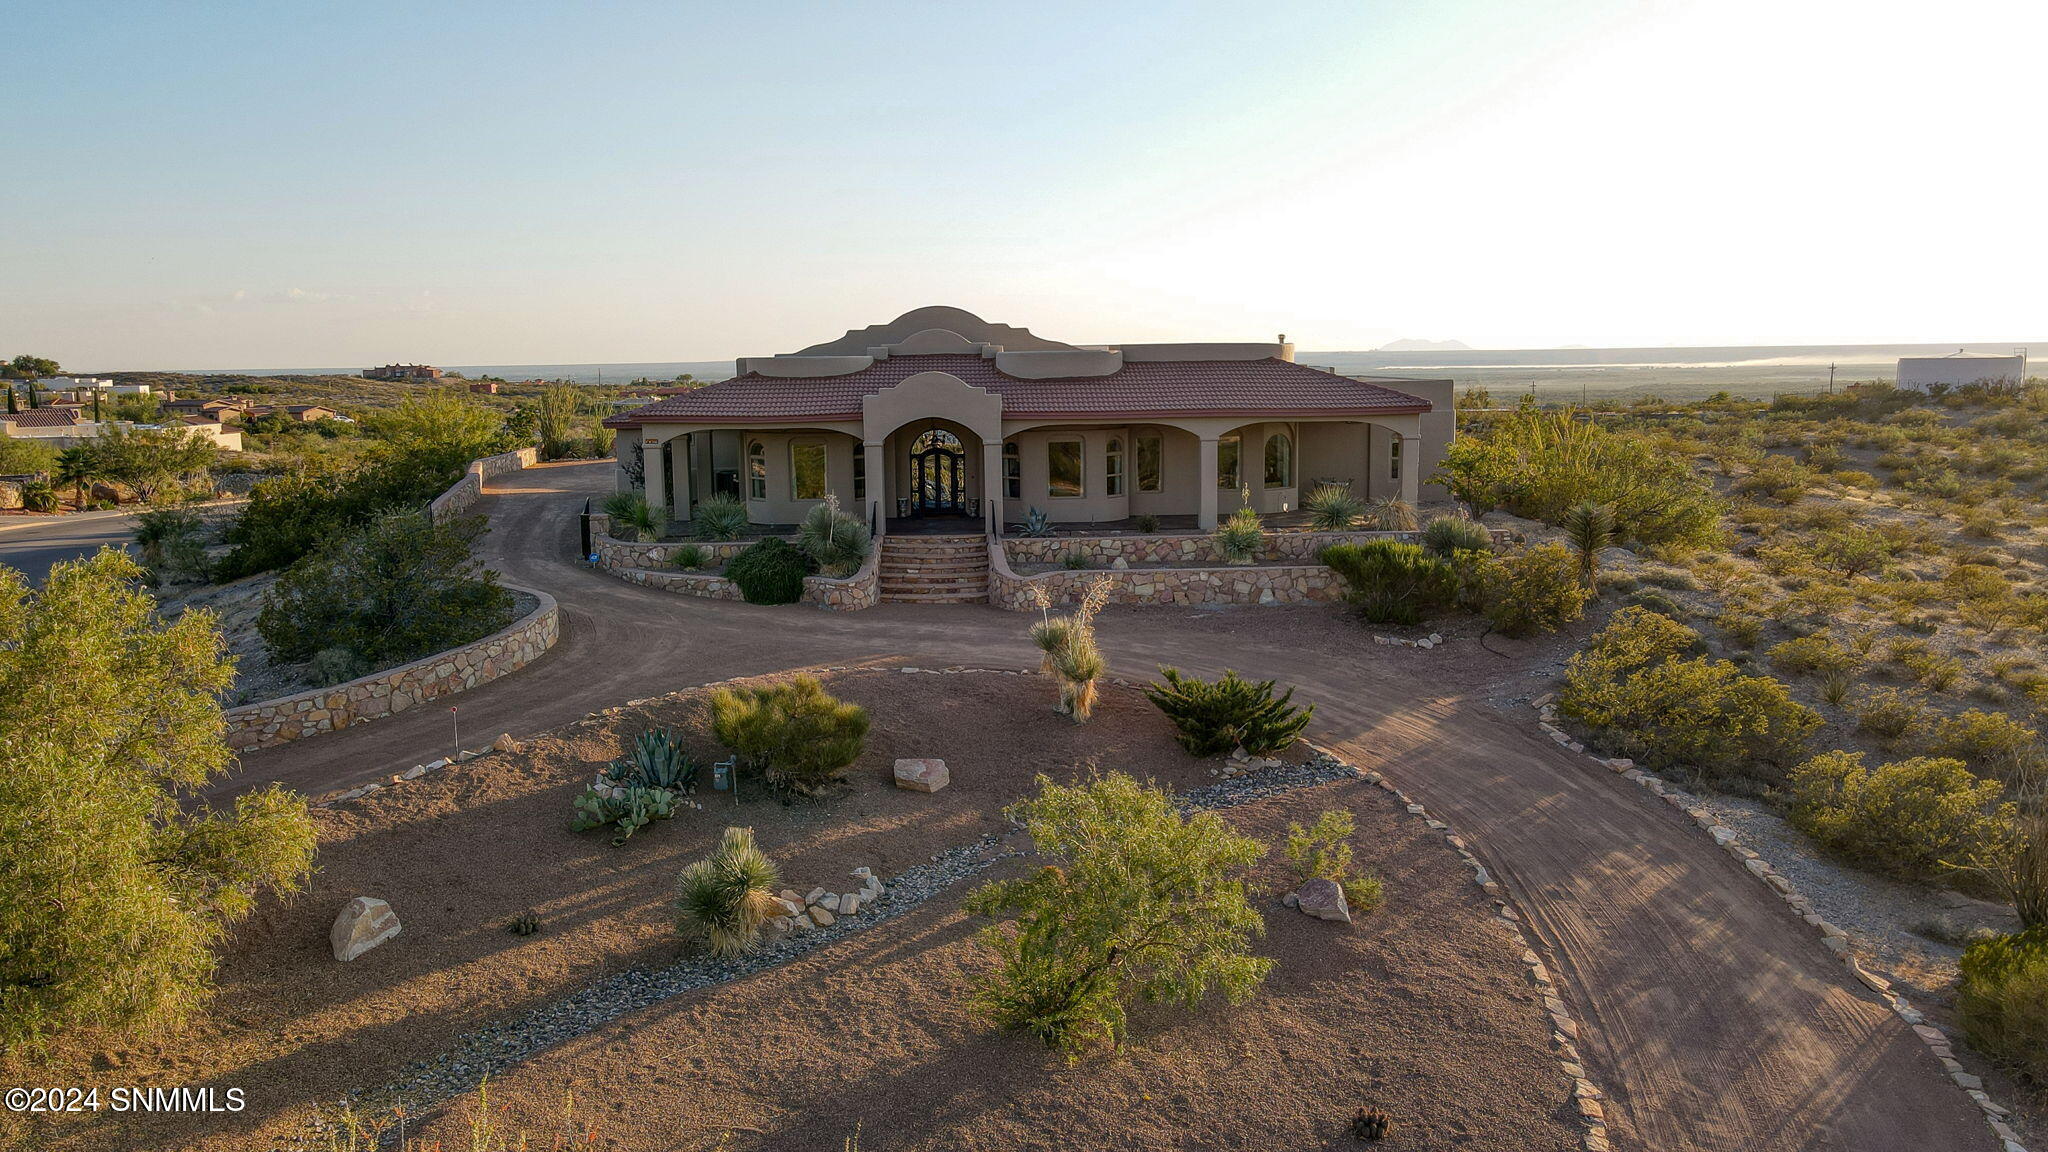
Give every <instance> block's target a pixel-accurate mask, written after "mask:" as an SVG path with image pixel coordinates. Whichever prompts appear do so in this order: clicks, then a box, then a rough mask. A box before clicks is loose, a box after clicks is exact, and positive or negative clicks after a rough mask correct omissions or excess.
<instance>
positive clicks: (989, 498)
mask: <svg viewBox="0 0 2048 1152" xmlns="http://www.w3.org/2000/svg"><path fill="white" fill-rule="evenodd" d="M981 514H982V517H983V524H984V526H986V525H990V524H992V525H994V526H995V533H996V535H998V536H1000V535H1002V534H1003V442H1002V441H1001V440H990V439H988V438H987V437H983V438H982V441H981Z"/></svg>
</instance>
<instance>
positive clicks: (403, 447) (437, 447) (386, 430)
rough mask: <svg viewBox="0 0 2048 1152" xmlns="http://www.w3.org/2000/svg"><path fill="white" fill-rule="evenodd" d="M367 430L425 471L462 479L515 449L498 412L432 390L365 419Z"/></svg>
mask: <svg viewBox="0 0 2048 1152" xmlns="http://www.w3.org/2000/svg"><path fill="white" fill-rule="evenodd" d="M363 431H364V432H366V433H367V434H369V435H370V436H371V437H373V438H375V439H377V440H379V441H382V442H383V443H384V444H386V445H388V446H389V448H390V450H391V451H392V452H394V453H397V454H399V455H403V456H406V457H409V458H411V459H413V460H416V461H418V462H419V463H420V464H421V465H423V466H424V467H426V468H429V469H432V470H434V471H437V472H444V473H447V474H449V475H450V476H459V475H461V474H462V470H463V469H465V468H467V467H469V462H470V461H471V460H474V459H476V458H477V457H479V456H492V455H496V454H497V453H499V452H503V451H506V450H507V449H509V448H512V447H514V445H513V444H512V442H511V440H510V438H509V437H507V436H506V435H505V419H504V417H503V416H502V415H500V414H499V412H498V410H497V409H496V408H493V407H491V406H490V405H488V404H482V403H478V402H477V401H474V400H471V399H470V398H469V395H468V393H466V392H458V391H456V390H454V389H452V388H433V389H428V390H425V391H422V392H415V393H413V394H412V395H410V396H407V397H406V398H405V400H404V401H403V402H401V403H400V404H399V405H398V407H396V408H392V409H390V410H388V411H385V412H378V413H374V414H372V415H369V416H365V417H364V418H363Z"/></svg>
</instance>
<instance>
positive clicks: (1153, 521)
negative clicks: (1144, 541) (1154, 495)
mask: <svg viewBox="0 0 2048 1152" xmlns="http://www.w3.org/2000/svg"><path fill="white" fill-rule="evenodd" d="M1131 523H1132V524H1135V525H1136V526H1137V528H1138V531H1140V532H1143V533H1144V534H1146V535H1147V536H1150V535H1151V534H1152V533H1154V532H1157V531H1159V517H1157V516H1154V515H1153V514H1152V513H1150V512H1140V513H1138V514H1137V515H1136V516H1133V517H1131Z"/></svg>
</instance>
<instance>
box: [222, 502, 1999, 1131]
mask: <svg viewBox="0 0 2048 1152" xmlns="http://www.w3.org/2000/svg"><path fill="white" fill-rule="evenodd" d="M611 476H612V471H611V467H610V465H609V464H608V463H604V462H598V463H594V464H573V465H550V466H544V467H541V468H536V469H531V470H528V471H525V472H519V473H514V474H511V475H507V476H504V477H501V478H499V479H498V480H497V481H495V482H494V483H493V484H492V485H491V488H490V493H489V495H488V496H487V497H486V499H485V500H484V502H483V503H482V505H481V506H480V511H483V512H486V513H488V514H490V516H491V520H492V531H491V534H490V536H489V537H488V539H487V542H486V545H485V548H486V550H487V554H488V560H489V563H490V564H491V565H492V566H493V567H496V568H498V569H499V570H500V571H501V572H503V573H504V574H505V576H506V578H507V579H509V580H511V581H513V582H515V583H520V584H527V585H530V586H534V587H539V588H543V589H545V590H547V591H548V592H551V593H552V594H554V596H555V597H556V598H557V599H558V600H559V601H560V602H561V606H562V611H563V613H564V623H563V630H562V631H563V635H562V639H561V641H560V643H558V644H557V645H556V647H555V649H554V650H553V651H552V652H550V653H549V654H548V655H547V656H545V657H544V658H542V659H541V660H539V661H537V662H536V663H534V664H533V665H531V666H529V667H527V668H525V669H523V670H521V671H520V672H518V673H516V674H514V675H512V676H509V677H506V678H505V679H503V680H499V681H497V682H495V683H492V684H489V685H486V686H484V687H482V688H479V689H476V690H474V691H471V692H468V693H464V694H463V695H461V696H459V697H456V698H454V702H455V703H456V704H457V705H458V707H459V708H460V712H459V717H460V720H461V724H462V728H463V730H464V731H465V732H467V733H470V734H471V736H470V737H469V738H468V739H467V740H466V742H467V743H471V744H475V743H478V742H479V741H480V740H481V739H482V738H484V737H485V736H486V735H487V734H488V735H495V734H496V733H498V732H500V731H509V732H511V733H513V734H514V735H521V734H525V733H530V732H535V731H538V730H540V729H543V728H547V727H551V726H553V725H556V724H561V723H564V722H566V721H569V720H572V719H575V718H576V717H578V716H580V715H582V714H584V713H586V712H589V711H592V710H595V709H598V708H602V707H606V706H609V705H612V704H617V703H621V702H623V701H626V700H628V699H636V698H639V697H643V696H649V695H653V694H655V693H657V692H662V691H668V690H672V689H675V688H679V687H684V686H688V685H694V684H702V683H705V682H707V681H712V680H721V679H725V678H728V677H732V676H740V675H749V674H756V673H764V672H772V671H777V670H780V669H784V668H790V667H795V666H801V665H808V664H820V663H843V662H851V661H854V660H858V659H864V658H868V657H873V656H883V655H892V656H901V657H905V658H908V659H909V660H910V661H912V662H913V663H916V662H927V663H930V664H933V665H945V664H963V663H971V664H976V665H981V666H990V665H997V666H1000V665H1008V666H1012V667H1025V666H1035V665H1036V664H1037V653H1036V651H1035V650H1034V649H1032V648H1031V647H1030V645H1029V642H1028V640H1027V639H1026V637H1025V632H1024V623H1025V620H1024V618H1023V617H1021V616H1019V615H1016V614H1012V613H1007V612H1000V611H997V610H995V609H992V608H988V607H985V606H972V605H905V604H884V605H881V606H880V607H877V608H874V609H870V610H868V611H866V612H857V613H848V614H834V613H827V612H819V611H814V610H810V609H805V608H801V607H796V606H789V607H779V608H759V607H753V606H749V605H744V604H732V603H726V602H722V601H709V600H695V599H690V598H687V597H679V596H675V595H672V594H668V593H663V592H657V591H652V590H649V589H644V588H640V587H638V586H635V585H630V584H626V583H624V582H623V581H619V580H615V579H612V578H611V577H609V576H605V575H603V574H600V573H596V572H592V571H589V570H588V569H586V568H585V567H584V566H583V565H582V564H581V563H579V562H578V561H577V559H576V550H577V534H578V520H577V516H578V513H580V511H581V510H582V507H583V500H584V498H585V497H587V496H597V495H602V493H603V492H604V491H605V490H606V486H607V485H608V484H609V483H610V480H611ZM1100 630H1101V634H1102V639H1103V648H1104V650H1105V652H1106V653H1107V654H1108V656H1109V658H1110V661H1111V665H1112V674H1113V675H1120V676H1129V677H1134V678H1135V677H1145V676H1150V675H1152V674H1153V672H1154V669H1155V666H1156V665H1158V664H1161V663H1173V664H1175V665H1177V666H1179V667H1181V668H1184V669H1189V670H1193V671H1199V672H1203V673H1208V674H1213V673H1216V672H1219V671H1221V670H1222V669H1223V668H1224V667H1226V666H1228V667H1233V668H1236V669H1237V670H1239V671H1240V672H1244V673H1247V674H1257V675H1259V676H1262V677H1263V676H1272V677H1275V678H1278V679H1280V680H1281V681H1283V682H1285V683H1292V684H1296V685H1299V686H1300V691H1299V694H1298V695H1299V697H1300V698H1302V699H1305V700H1309V701H1313V702H1314V703H1315V704H1316V706H1317V712H1316V726H1315V730H1314V731H1315V733H1316V734H1317V736H1318V738H1319V739H1320V740H1321V741H1323V742H1325V743H1329V744H1331V745H1333V746H1334V747H1335V748H1336V750H1337V751H1338V752H1339V753H1340V754H1341V755H1344V756H1346V757H1347V758H1349V759H1351V760H1352V761H1353V762H1354V763H1358V764H1360V765H1362V766H1367V767H1379V768H1383V769H1385V770H1386V771H1387V772H1388V773H1389V774H1390V775H1392V776H1394V777H1395V778H1396V779H1397V780H1399V781H1400V782H1401V783H1402V784H1403V785H1404V786H1406V787H1407V788H1408V789H1410V790H1411V791H1413V792H1415V793H1417V794H1418V798H1419V799H1421V800H1423V801H1424V802H1425V803H1426V804H1427V805H1428V806H1429V808H1430V809H1431V810H1432V811H1434V812H1438V813H1440V814H1442V815H1443V817H1444V818H1445V819H1447V820H1449V821H1451V822H1452V823H1453V824H1454V825H1455V826H1456V827H1458V828H1459V829H1460V830H1461V831H1463V832H1465V833H1466V834H1468V835H1469V836H1471V837H1472V838H1473V839H1474V840H1475V841H1476V844H1475V848H1476V850H1477V851H1479V853H1480V854H1481V855H1482V856H1483V857H1485V859H1486V862H1487V864H1488V866H1489V867H1490V868H1491V869H1492V870H1493V871H1494V872H1495V873H1496V874H1497V875H1499V876H1500V878H1502V879H1503V880H1505V881H1506V882H1507V884H1508V885H1509V887H1510V888H1511V889H1512V891H1513V892H1514V894H1515V895H1516V897H1517V898H1518V899H1519V901H1520V902H1521V905H1522V907H1523V908H1524V910H1525V911H1526V912H1527V913H1528V915H1529V918H1530V921H1531V926H1532V927H1533V928H1534V930H1535V933H1536V934H1537V935H1538V936H1540V937H1541V939H1542V941H1543V943H1544V946H1545V948H1544V950H1545V951H1546V952H1547V955H1546V956H1545V957H1544V959H1545V960H1546V962H1547V963H1549V964H1550V965H1551V966H1552V967H1553V968H1554V969H1555V970H1557V971H1559V972H1560V973H1561V974H1562V976H1563V978H1564V981H1565V985H1566V987H1567V988H1568V989H1569V991H1568V993H1567V999H1568V1000H1570V1001H1571V1007H1572V1010H1573V1012H1574V1014H1575V1015H1577V1016H1578V1017H1579V1019H1580V1020H1581V1021H1582V1022H1583V1024H1584V1027H1585V1036H1584V1039H1583V1041H1582V1045H1581V1046H1582V1048H1583V1049H1584V1050H1585V1053H1586V1055H1587V1058H1588V1059H1589V1060H1590V1061H1591V1062H1592V1064H1593V1072H1594V1075H1595V1077H1596V1078H1597V1079H1598V1080H1599V1081H1600V1082H1601V1084H1602V1085H1603V1086H1604V1087H1605V1088H1606V1089H1607V1090H1608V1092H1609V1094H1610V1096H1611V1099H1610V1102H1609V1107H1608V1122H1609V1125H1610V1129H1611V1133H1612V1135H1613V1137H1614V1140H1615V1145H1616V1147H1618V1148H1642V1149H1653V1150H1656V1152H1679V1150H1692V1149H1700V1150H1707V1149H1712V1150H1715V1152H1792V1150H1795V1149H1797V1150H1812V1149H1840V1150H1843V1152H1886V1150H1896V1152H1929V1150H1937V1149H1938V1150H1943V1152H1947V1150H1951V1149H1953V1150H1972V1149H1980V1150H1984V1152H1990V1150H1991V1149H1993V1148H1994V1147H1995V1146H1996V1141H1995V1140H1994V1139H1993V1137H1992V1135H1991V1133H1990V1131H1989V1130H1988V1129H1987V1128H1986V1127H1985V1125H1984V1123H1983V1121H1982V1120H1981V1119H1980V1118H1979V1114H1978V1112H1977V1109H1976V1108H1974V1107H1972V1106H1970V1105H1969V1103H1968V1101H1967V1100H1966V1098H1965V1097H1964V1096H1963V1094H1962V1093H1961V1092H1960V1091H1958V1090H1957V1089H1956V1088H1955V1087H1954V1085H1952V1084H1951V1083H1950V1082H1949V1081H1948V1079H1947V1078H1946V1077H1945V1076H1944V1075H1943V1074H1942V1073H1941V1070H1940V1068H1939V1067H1938V1066H1937V1065H1936V1064H1935V1061H1934V1059H1933V1057H1931V1056H1930V1055H1929V1054H1928V1053H1927V1050H1926V1048H1925V1047H1924V1046H1922V1045H1921V1044H1920V1042H1919V1041H1918V1040H1917V1039H1916V1038H1914V1037H1913V1035H1912V1034H1911V1033H1910V1031H1909V1030H1908V1029H1907V1028H1906V1026H1905V1025H1904V1024H1903V1023H1901V1022H1900V1021H1899V1020H1898V1019H1897V1018H1896V1017H1895V1016H1893V1015H1892V1014H1891V1012H1890V1011H1889V1009H1887V1008H1886V1007H1885V1006H1884V1005H1883V1004H1881V1003H1879V1002H1878V1000H1877V999H1876V997H1875V996H1874V995H1872V994H1871V993H1869V992H1867V991H1865V990H1864V989H1863V988H1862V986H1861V985H1858V984H1855V983H1854V982H1852V981H1851V980H1849V979H1848V978H1847V976H1846V973H1845V971H1844V970H1843V969H1842V967H1841V966H1840V965H1839V964H1837V963H1836V962H1835V961H1834V960H1833V959H1832V958H1831V957H1830V956H1829V954H1828V953H1827V952H1826V951H1825V950H1824V949H1822V948H1821V947H1820V945H1819V943H1818V942H1817V941H1816V940H1815V939H1814V937H1813V935H1812V933H1811V932H1810V931H1809V930H1808V929H1807V928H1806V927H1805V925H1803V924H1801V923H1800V922H1799V920H1798V919H1797V918H1796V917H1794V916H1793V915H1792V914H1791V913H1790V912H1789V911H1788V910H1787V909H1786V908H1785V906H1784V905H1783V904H1782V903H1781V902H1779V901H1778V900H1776V899H1774V898H1772V897H1770V896H1769V895H1767V894H1766V893H1765V891H1764V889H1763V888H1762V886H1761V885H1759V884H1757V883H1756V881H1755V880H1754V879H1752V878H1751V877H1750V876H1749V875H1748V874H1746V873H1745V872H1743V871H1742V870H1741V869H1740V868H1738V867H1736V865H1735V864H1734V863H1733V861H1732V860H1731V858H1730V857H1728V856H1727V855H1726V854H1725V853H1723V852H1721V851H1720V850H1719V849H1717V848H1715V847H1713V845H1712V844H1711V842H1709V841H1708V840H1707V839H1706V838H1705V837H1704V836H1701V835H1699V834H1698V833H1697V832H1696V831H1695V830H1694V829H1693V828H1692V827H1691V826H1690V825H1689V824H1688V823H1687V822H1686V821H1685V820H1684V817H1683V816H1682V815H1680V814H1679V813H1677V812H1675V811H1673V810H1671V809H1670V808H1669V807H1668V806H1667V805H1664V804H1661V803H1656V802H1654V798H1649V799H1646V798H1645V794H1644V793H1643V791H1642V790H1641V789H1638V788H1636V787H1635V786H1634V785H1632V784H1629V783H1627V782H1626V781H1621V780H1617V779H1616V778H1614V777H1613V776H1611V775H1609V774H1607V773H1605V772H1603V771H1600V770H1598V769H1596V768H1595V767H1593V766H1592V765H1591V763H1590V762H1589V761H1587V760H1586V759H1585V758H1583V757H1578V756H1573V755H1570V754H1568V753H1566V752H1565V751H1563V750H1562V749H1559V748H1558V747H1556V746H1555V745H1553V744H1551V743H1550V742H1549V741H1547V740H1543V739H1540V738H1538V737H1537V736H1536V735H1535V733H1534V731H1533V728H1532V726H1531V724H1530V720H1529V712H1528V709H1527V708H1526V706H1524V705H1523V704H1521V703H1520V702H1519V701H1520V700H1521V699H1522V698H1524V697H1526V696H1527V695H1529V694H1530V693H1531V692H1536V691H1541V690H1542V688H1541V687H1540V685H1541V684H1542V683H1543V682H1544V680H1545V678H1546V677H1547V676H1548V675H1549V673H1550V671H1551V670H1553V668H1554V660H1555V659H1556V657H1557V655H1558V652H1560V651H1562V649H1556V650H1543V649H1537V648H1528V649H1522V650H1520V651H1518V652H1516V653H1515V655H1514V658H1512V659H1502V658H1499V657H1497V656H1494V655H1492V654H1491V653H1488V652H1483V651H1481V650H1479V648H1478V647H1477V646H1476V645H1474V644H1473V643H1472V642H1471V641H1469V640H1454V641H1453V642H1452V643H1451V644H1449V645H1447V646H1445V647H1444V648H1441V649H1437V650H1434V651H1422V650H1418V649H1406V648H1382V647H1378V646H1375V645H1373V644H1372V643H1371V642H1370V639H1369V637H1368V636H1367V634H1366V633H1365V632H1364V631H1363V630H1362V629H1361V628H1360V627H1359V626H1358V625H1357V624H1356V623H1355V622H1353V621H1352V620H1350V619H1348V618H1346V617H1345V616H1344V615H1343V614H1342V613H1341V612H1339V611H1338V610H1336V609H1334V608H1321V607H1300V608H1280V609H1271V608H1268V609H1256V608H1247V609H1229V610H1189V609H1179V610H1176V609H1157V608H1154V609H1121V610H1111V611H1110V612H1107V613H1105V614H1104V616H1103V618H1102V620H1101V621H1100ZM1489 643H1492V644H1494V645H1495V646H1496V647H1504V645H1503V644H1502V643H1501V642H1500V641H1498V640H1494V641H1490V642H1489ZM449 728H450V717H449V714H448V712H447V710H446V709H445V708H438V707H437V708H429V709H422V710H420V711H418V712H413V713H408V714H405V715H402V716H398V717H395V718H392V719H387V720H380V721H377V722H374V723H371V724H367V725H364V726H362V727H359V728H354V729H351V730H349V731H347V732H343V733H339V734H336V735H331V736H323V737H319V738H316V739H313V740H310V741H306V742H302V743H299V744H293V745H286V746H284V747H281V748H275V749H269V750H266V751H263V752H257V753H252V754H250V755H249V756H247V757H245V758H244V760H243V767H242V770H241V773H240V774H239V775H238V776H237V777H236V778H235V779H234V780H232V781H230V782H229V784H228V785H227V786H226V787H227V788H230V789H232V788H238V787H246V786H248V785H250V784H254V783H259V782H262V781H266V780H281V781H284V782H286V783H288V784H290V785H292V786H293V787H296V788H300V789H303V790H306V791H309V792H320V791H327V790H330V789H333V788H336V787H340V786H347V785H352V784H357V783H362V782H364V781H367V780H370V779H374V778H377V777H380V776H383V775H386V774H389V773H391V772H394V771H400V770H403V769H404V768H407V767H409V766H411V765H413V764H416V763H419V762H420V761H422V760H424V759H428V758H430V757H432V756H435V755H439V754H442V753H444V752H445V751H446V750H447V749H448V747H449V740H450V731H449Z"/></svg>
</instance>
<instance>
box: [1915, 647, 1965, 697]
mask: <svg viewBox="0 0 2048 1152" xmlns="http://www.w3.org/2000/svg"><path fill="white" fill-rule="evenodd" d="M1899 663H1900V665H1902V666H1903V667H1904V668H1905V669H1906V671H1908V672H1910V673H1912V675H1913V679H1915V680H1917V681H1919V682H1920V683H1921V684H1922V685H1924V686H1926V687H1928V688H1931V689H1933V690H1934V691H1936V692H1946V691H1948V690H1949V689H1951V688H1954V687H1955V686H1956V684H1957V682H1958V681H1960V680H1961V679H1962V677H1963V662H1962V661H1961V660H1958V659H1956V658H1955V657H1953V656H1944V655H1942V654H1941V653H1939V652H1928V651H1919V652H1908V653H1906V654H1905V655H1903V656H1901V657H1899Z"/></svg>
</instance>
